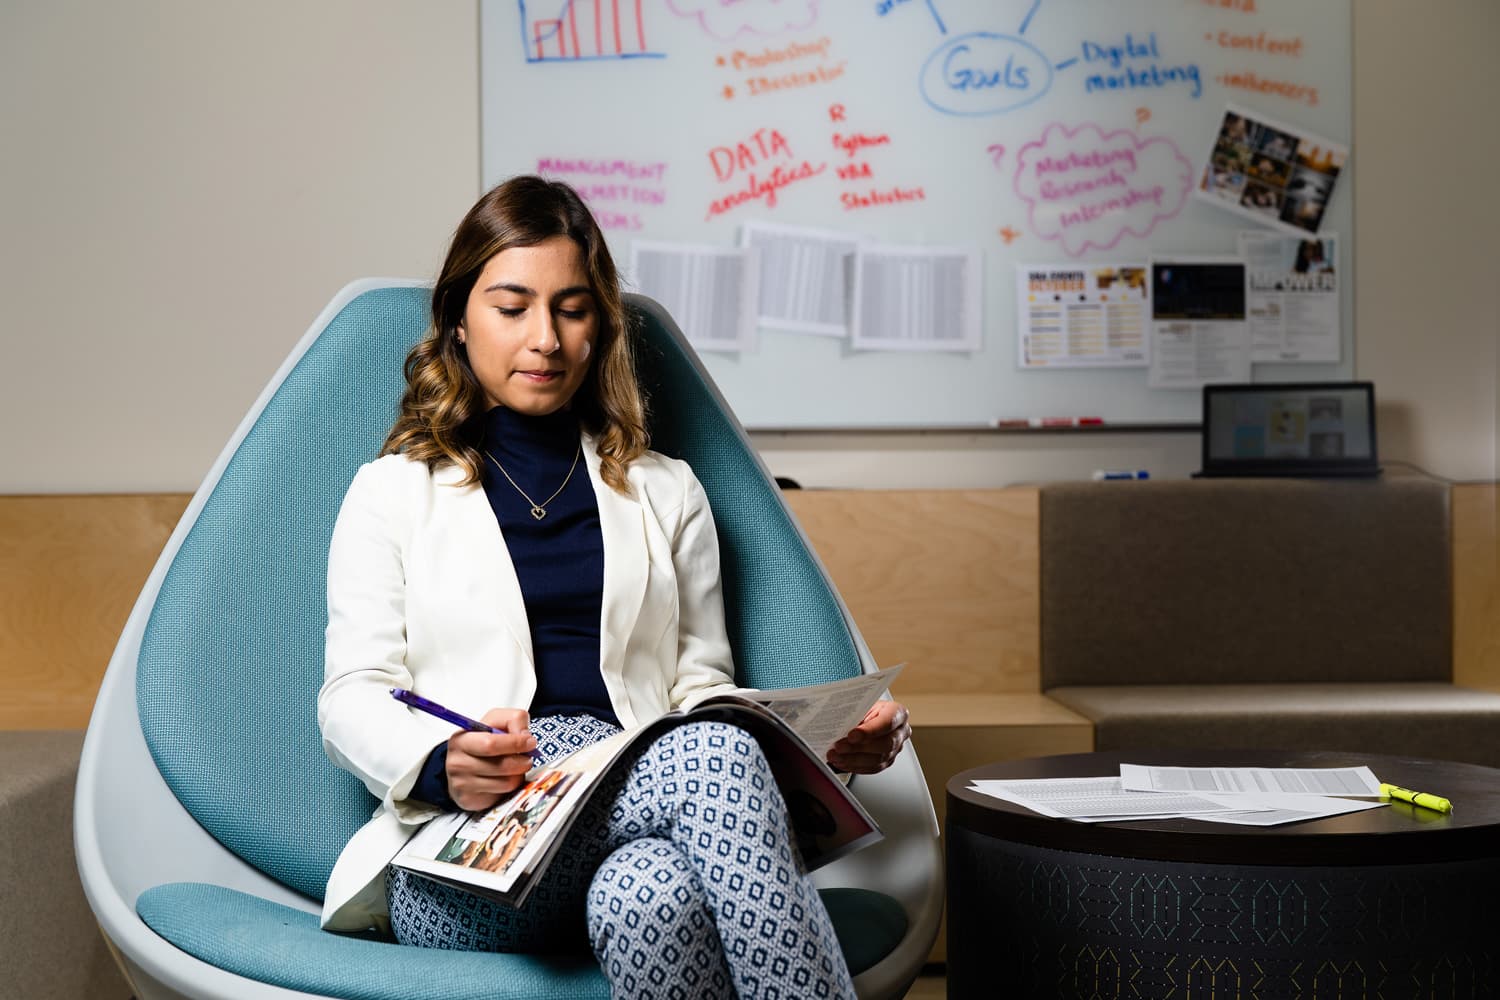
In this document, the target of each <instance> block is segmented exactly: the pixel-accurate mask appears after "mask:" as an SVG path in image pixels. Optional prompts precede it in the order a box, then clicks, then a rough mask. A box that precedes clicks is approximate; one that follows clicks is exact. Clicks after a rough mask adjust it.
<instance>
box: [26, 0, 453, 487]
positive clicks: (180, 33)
mask: <svg viewBox="0 0 1500 1000" xmlns="http://www.w3.org/2000/svg"><path fill="white" fill-rule="evenodd" d="M476 24H477V12H476V8H475V3H474V0H425V2H422V3H408V2H404V0H317V2H312V3H307V2H301V0H257V2H255V3H225V2H222V0H216V2H202V0H120V2H109V0H7V2H6V3H4V4H3V5H0V94H4V95H5V96H4V97H3V98H0V137H3V138H0V164H3V168H0V169H3V172H4V177H3V183H0V218H3V222H0V234H3V235H0V302H3V303H4V304H5V308H4V313H3V316H4V320H3V323H4V338H5V361H4V363H3V365H0V426H3V427H5V428H6V429H7V435H6V440H5V445H4V456H5V461H4V462H3V463H0V493H17V492H43V491H59V492H73V491H101V490H107V491H119V492H133V491H156V490H163V491H169V490H187V489H192V488H194V487H195V486H196V485H197V483H198V481H199V480H200V479H201V478H202V476H203V474H204V473H205V472H206V471H207V470H208V467H209V466H210V465H211V464H212V462H213V459H214V458H215V457H216V456H217V454H218V452H219V449H220V448H222V447H223V445H224V442H225V441H226V440H228V438H229V435H230V434H231V433H232V431H233V430H234V428H235V426H236V425H237V424H238V423H239V420H240V418H241V417H242V416H243V415H244V413H245V411H246V410H248V409H249V407H250V404H251V403H252V402H253V401H254V400H255V398H256V397H257V396H258V395H259V393H260V391H261V389H262V387H263V386H264V385H265V383H266V382H267V381H268V380H269V378H270V376H271V375H272V373H274V372H275V370H276V368H277V367H278V366H279V364H280V363H281V361H282V359H283V358H284V357H285V356H286V355H287V353H288V351H289V350H290V348H291V346H292V345H293V344H294V343H295V342H296V341H297V339H298V338H299V337H300V336H301V335H302V333H303V332H304V331H305V330H306V329H307V327H308V325H309V324H310V323H311V322H312V320H313V318H314V317H316V316H317V314H318V312H319V311H320V310H321V309H322V308H323V306H324V305H326V304H327V302H328V301H329V299H330V298H332V297H333V294H334V292H336V291H337V290H338V289H339V288H340V287H342V286H343V285H344V284H345V283H347V282H348V281H350V280H352V279H354V278H359V277H367V276H371V275H396V276H415V277H430V276H431V275H432V274H433V273H434V272H435V270H436V268H437V266H438V264H439V263H440V261H441V255H442V250H443V244H444V241H445V240H446V238H447V237H448V235H449V234H450V233H451V231H452V227H453V225H454V223H455V222H457V220H458V219H459V217H460V216H461V215H462V214H463V212H464V211H465V209H467V208H468V206H469V204H470V203H472V201H473V200H474V197H475V195H476V192H477V190H478V187H479V136H478V128H479V102H478V65H479V60H478V43H477V35H476Z"/></svg>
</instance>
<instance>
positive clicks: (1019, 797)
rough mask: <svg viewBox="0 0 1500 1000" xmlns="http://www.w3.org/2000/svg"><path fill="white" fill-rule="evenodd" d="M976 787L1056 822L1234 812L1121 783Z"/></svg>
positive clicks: (1025, 782)
mask: <svg viewBox="0 0 1500 1000" xmlns="http://www.w3.org/2000/svg"><path fill="white" fill-rule="evenodd" d="M971 787H972V788H973V789H974V790H975V791H976V792H979V793H980V794H981V795H988V796H991V797H992V798H997V799H1002V800H1004V801H1006V802H1014V803H1015V804H1016V805H1018V806H1024V807H1026V808H1027V809H1030V810H1031V811H1032V812H1035V813H1041V814H1042V815H1043V816H1052V817H1055V818H1057V819H1074V820H1083V821H1090V820H1093V821H1101V820H1114V819H1161V818H1166V817H1173V816H1189V815H1193V814H1196V813H1208V812H1227V811H1229V810H1230V809H1231V808H1235V807H1231V806H1226V805H1223V804H1222V803H1219V802H1215V801H1213V800H1212V799H1208V798H1205V797H1203V796H1201V795H1191V794H1185V793H1179V792H1132V791H1128V790H1127V789H1126V788H1125V786H1124V784H1123V783H1122V782H1121V781H1120V779H1119V778H1118V777H1113V778H1018V779H1015V780H980V781H975V782H972V784H971Z"/></svg>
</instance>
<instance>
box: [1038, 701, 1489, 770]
mask: <svg viewBox="0 0 1500 1000" xmlns="http://www.w3.org/2000/svg"><path fill="white" fill-rule="evenodd" d="M1047 695H1048V697H1051V698H1054V699H1056V700H1057V701H1059V702H1061V703H1062V704H1064V705H1066V706H1067V707H1068V708H1071V709H1072V710H1073V711H1075V712H1077V713H1078V714H1079V715H1083V716H1085V717H1087V718H1089V719H1092V720H1093V723H1094V748H1095V749H1096V750H1129V749H1133V748H1145V747H1159V748H1168V749H1176V750H1189V749H1203V750H1232V749H1238V748H1242V747H1259V748H1270V747H1274V748H1277V749H1285V750H1349V751H1361V752H1366V753H1374V752H1380V753H1391V752H1397V753H1401V754H1407V755H1410V756H1414V757H1427V758H1432V759H1437V760H1457V761H1463V762H1466V763H1470V764H1483V765H1485V766H1487V767H1500V694H1495V693H1493V692H1489V691H1475V690H1472V689H1469V688H1461V687H1457V686H1455V685H1452V684H1440V683H1437V684H1434V683H1406V684H1354V683H1349V684H1138V685H1108V686H1080V687H1064V688H1052V689H1051V690H1049V691H1048V692H1047Z"/></svg>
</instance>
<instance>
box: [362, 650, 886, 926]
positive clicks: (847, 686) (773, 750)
mask: <svg viewBox="0 0 1500 1000" xmlns="http://www.w3.org/2000/svg"><path fill="white" fill-rule="evenodd" d="M900 671H901V666H899V665H898V666H894V667H890V668H888V669H886V670H882V671H879V672H878V673H874V674H865V675H863V676H860V677H851V678H849V679H847V680H842V681H832V682H830V683H828V684H814V685H811V686H809V687H800V688H785V689H782V690H778V691H745V692H736V693H733V694H723V695H715V696H713V697H711V698H706V699H704V700H703V701H701V702H699V703H698V704H696V705H694V706H693V707H692V708H683V709H677V710H675V711H672V712H668V713H667V714H666V715H663V716H661V717H660V718H657V719H654V720H652V721H651V722H650V723H647V724H646V725H645V726H642V727H640V728H638V729H634V730H630V731H627V732H623V733H619V734H617V735H615V736H612V737H610V738H609V739H607V740H601V741H599V742H598V743H594V744H591V745H590V746H587V747H584V748H583V749H581V750H576V751H574V752H573V753H571V754H569V755H567V756H566V757H561V758H558V759H557V760H554V761H551V762H549V763H547V764H544V765H542V766H540V767H536V768H533V769H532V770H531V771H530V772H529V773H528V774H527V775H526V782H525V784H523V785H522V786H521V788H520V789H519V790H517V792H516V793H515V794H514V795H512V796H510V797H509V798H507V799H506V800H505V801H503V802H501V803H499V804H498V805H496V806H495V807H494V808H492V809H489V810H488V811H486V812H482V813H463V812H459V813H445V814H443V815H442V816H439V817H437V818H436V819H433V820H431V821H430V822H428V823H427V824H426V825H425V826H423V827H422V828H421V829H420V830H418V831H417V832H416V833H415V834H414V835H413V836H412V838H411V839H410V840H409V841H407V842H406V845H405V846H404V847H402V849H401V850H400V851H399V852H397V854H396V856H395V857H394V858H392V859H391V863H392V864H394V865H398V866H400V867H402V868H405V869H407V870H409V871H413V872H417V873H419V874H421V875H424V876H426V877H427V878H431V879H436V880H437V881H439V882H445V883H447V884H449V885H455V886H458V887H460V888H463V889H466V890H468V891H470V892H476V893H479V894H480V895H484V896H488V897H490V898H492V899H497V900H499V901H501V902H504V903H508V904H510V905H512V906H520V905H521V904H522V903H523V902H525V900H526V896H527V894H529V893H530V891H531V889H532V887H533V886H534V885H535V884H536V882H537V880H538V878H539V877H540V875H541V874H542V872H543V871H545V870H546V867H547V864H548V863H549V862H550V861H551V860H552V856H553V855H554V854H555V853H556V852H557V850H558V848H559V847H560V846H561V844H562V842H563V840H564V839H565V836H566V834H567V832H568V829H569V828H570V827H571V826H572V824H573V822H574V821H575V820H576V819H577V818H578V816H579V815H581V814H582V812H583V805H584V803H586V802H587V801H588V799H589V796H590V795H592V794H593V791H594V789H595V788H596V787H598V785H599V783H600V781H601V780H602V779H603V778H604V777H605V776H606V775H608V774H609V773H610V771H611V770H613V769H614V768H615V767H616V766H617V765H619V766H628V762H629V760H630V759H631V755H629V754H627V753H626V751H627V750H628V749H629V748H630V747H632V746H634V745H636V744H637V743H638V742H640V741H642V740H649V739H652V738H654V737H655V736H656V735H657V734H659V733H661V732H663V731H664V730H666V729H669V728H671V727H673V726H679V725H681V724H683V723H684V722H688V721H702V720H716V721H722V722H730V723H733V724H734V725H736V726H739V727H740V728H741V729H744V730H745V731H746V732H748V733H749V734H750V735H752V736H754V737H755V739H756V741H757V742H758V743H759V744H760V747H761V750H762V752H763V753H764V754H765V755H766V760H767V761H768V762H769V763H770V765H771V770H772V772H773V773H774V774H775V776H776V783H777V785H778V786H779V787H780V789H781V793H782V797H783V798H785V799H786V805H787V814H788V817H789V819H790V821H791V827H792V835H793V837H794V838H795V839H796V843H797V848H798V850H799V852H800V853H801V856H802V862H803V865H804V866H805V867H806V869H807V870H808V871H812V870H814V869H816V868H820V867H822V866H823V865H826V864H828V863H829V862H830V861H833V860H834V859H836V858H839V857H842V856H843V855H845V854H848V853H849V852H851V851H854V850H857V849H859V848H861V847H864V846H865V845H867V844H871V843H874V842H875V841H877V840H879V839H880V838H881V836H882V834H881V832H880V829H879V827H877V826H876V825H875V821H874V820H873V819H871V818H870V814H869V813H868V812H866V811H865V808H864V806H862V805H860V803H859V800H858V799H856V798H855V797H854V796H853V795H852V794H850V792H849V790H848V789H847V788H845V787H844V783H843V782H842V781H841V780H840V779H839V777H838V776H837V775H836V774H834V772H833V771H832V770H831V769H830V768H829V767H828V765H827V763H825V759H826V757H827V756H828V750H829V748H830V747H832V746H833V744H835V743H837V742H838V741H839V740H840V739H842V738H843V736H844V735H845V734H846V733H848V732H849V730H851V729H853V728H854V727H855V726H857V725H858V724H859V723H860V721H861V720H863V719H864V717H865V713H867V712H868V711H869V710H870V706H872V705H874V704H875V702H876V701H877V700H878V699H879V698H880V695H881V693H882V692H883V691H885V689H886V688H887V687H888V686H889V685H890V683H891V682H892V681H893V680H895V678H896V675H897V674H898V673H900Z"/></svg>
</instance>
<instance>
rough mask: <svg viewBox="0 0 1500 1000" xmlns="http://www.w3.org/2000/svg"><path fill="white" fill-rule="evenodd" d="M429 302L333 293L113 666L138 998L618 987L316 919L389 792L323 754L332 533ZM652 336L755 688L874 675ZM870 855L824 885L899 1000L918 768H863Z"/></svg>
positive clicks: (762, 478)
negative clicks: (331, 881) (372, 789)
mask: <svg viewBox="0 0 1500 1000" xmlns="http://www.w3.org/2000/svg"><path fill="white" fill-rule="evenodd" d="M427 301H428V289H427V288H426V287H425V286H423V285H419V284H416V283H412V282H399V281H363V282H357V283H355V284H353V285H351V286H349V287H348V288H346V289H344V290H343V291H342V292H340V293H339V295H338V296H337V297H336V298H335V299H334V301H333V302H332V303H331V304H330V305H329V306H328V308H327V309H326V310H325V311H324V313H323V314H322V316H320V317H319V318H318V320H317V322H316V323H315V324H314V325H313V327H312V329H311V330H310V331H309V332H308V333H307V335H306V336H305V337H304V338H303V340H302V341H301V342H300V343H299V344H298V345H297V347H296V349H295V350H294V351H293V352H292V355H291V357H289V358H288V359H287V361H286V362H285V363H284V364H283V366H282V368H281V370H280V371H278V372H277V374H276V376H275V377H274V378H273V379H272V381H271V384H270V385H269V386H268V387H267V389H266V390H265V392H264V393H263V394H262V396H261V398H260V399H259V401H257V403H256V404H255V406H254V408H253V409H252V410H251V412H250V413H249V415H248V416H247V417H246V418H245V420H244V422H243V423H242V424H241V426H240V428H239V429H238V431H237V432H236V433H235V435H234V438H233V440H231V441H230V442H229V444H228V446H227V447H226V448H225V450H224V452H223V454H222V455H221V456H220V458H219V460H218V462H217V463H216V464H215V466H214V468H213V469H212V471H211V472H210V473H209V475H208V477H207V479H206V480H205V481H204V483H203V485H202V486H201V487H200V488H199V490H198V492H197V494H196V495H195V496H194V498H193V501H192V503H191V504H190V505H189V507H188V509H187V511H186V513H185V514H184V515H183V518H182V521H181V523H180V524H178V526H177V529H176V531H175V532H174V533H173V535H172V537H171V539H170V540H169V541H168V543H167V546H166V549H165V551H164V552H163V553H162V556H161V559H160V560H159V562H158V563H157V565H156V567H155V569H154V570H153V572H152V574H151V576H150V579H149V580H148V581H147V583H146V586H145V588H144V590H143V592H142V594H141V596H140V598H139V600H138V602H137V603H136V606H135V609H134V611H133V612H132V614H131V616H130V619H129V621H128V622H127V624H126V627H125V631H124V634H123V635H122V636H121V639H120V642H119V645H118V647H117V649H116V650H115V654H114V656H113V658H112V660H111V662H110V665H109V669H108V672H107V674H106V676H105V679H104V683H103V686H102V688H101V690H100V694H99V700H98V703H97V705H96V706H95V709H94V715H93V718H92V721H91V722H90V725H89V730H88V735H87V738H86V741H85V745H84V751H83V759H82V762H81V765H80V768H79V776H78V786H77V798H76V810H75V839H76V846H77V853H78V865H79V871H80V874H81V876H82V880H83V885H84V889H85V892H86V893H87V896H88V899H89V903H90V905H91V906H92V907H93V910H94V913H95V915H96V916H97V918H98V920H99V924H100V927H101V929H102V930H103V933H104V934H105V936H106V937H107V938H108V939H109V941H110V942H111V943H112V944H113V946H114V948H115V951H116V954H117V956H118V958H119V960H120V963H121V966H122V968H123V969H124V970H125V973H126V975H127V976H128V977H129V978H130V980H131V983H132V985H133V986H134V988H135V990H136V995H137V997H138V998H139V1000H160V998H175V997H194V998H223V1000H253V998H262V997H263V998H272V997H276V998H289V997H308V996H311V997H345V998H369V1000H419V998H433V1000H466V998H475V1000H478V998H481V997H482V998H485V1000H496V998H504V997H516V998H524V1000H542V998H547V997H557V998H564V997H566V998H570V1000H574V998H586V997H601V998H602V997H605V996H607V988H606V984H605V981H604V978H603V976H602V975H601V974H600V973H599V971H598V969H597V968H596V967H595V965H594V962H593V960H592V958H591V957H590V956H588V955H580V956H577V957H565V958H564V957H557V956H528V955H491V954H475V953H456V952H447V951H432V950H425V949H417V948H407V947H402V946H400V945H396V944H393V943H390V942H387V941H382V940H378V939H376V938H375V937H373V936H365V937H358V936H347V935H337V934H331V933H327V932H324V931H321V930H319V928H318V918H317V913H318V910H319V908H320V903H321V899H322V894H323V887H324V884H325V882H326V879H327V877H328V873H329V871H330V870H331V868H332V866H333V862H334V859H335V858H336V857H337V855H338V853H339V851H340V849H341V848H342V846H343V844H344V842H345V841H346V840H347V838H348V837H349V836H350V834H352V833H353V832H354V830H355V829H357V828H358V827H359V826H360V825H361V824H362V823H363V822H364V821H365V820H366V819H367V818H368V817H369V815H370V813H371V810H372V809H373V808H374V805H375V800H374V799H373V798H372V797H371V796H370V795H369V793H368V792H367V791H366V790H365V789H364V788H363V786H362V785H361V784H360V783H359V782H358V781H357V780H356V779H355V778H354V777H352V776H351V775H349V774H347V773H345V772H343V771H341V770H339V769H338V768H336V767H334V766H333V765H332V764H330V763H329V761H328V760H327V758H326V757H325V756H324V754H323V751H322V748H321V743H320V738H319V734H318V728H317V721H316V717H315V704H314V702H315V696H316V692H317V690H318V687H319V685H320V683H321V680H322V643H323V628H324V625H325V622H326V610H325V582H324V576H325V570H326V558H327V549H328V540H329V536H330V533H331V531H332V527H333V522H334V518H335V516H336V514H337V511H338V506H339V503H340V500H341V499H342V496H343V493H344V490H345V488H346V487H347V485H348V483H349V481H350V479H351V478H352V477H353V475H354V471H355V470H356V469H357V468H358V467H359V465H360V464H361V463H363V462H365V461H368V460H370V459H371V458H372V457H374V456H375V454H376V452H377V451H378V449H379V446H380V443H381V441H382V439H383V437H384V434H385V432H386V430H387V429H388V428H389V426H390V424H391V421H392V419H393V417H394V414H395V407H396V402H397V399H398V398H399V394H400V390H401V369H402V363H403V361H404V359H405V356H406V353H407V351H408V349H409V348H410V347H411V345H412V344H413V343H415V342H416V341H417V340H418V339H419V338H420V337H421V336H422V335H423V332H424V330H425V328H426V324H427V316H428V311H427ZM627 305H628V308H629V310H630V312H631V314H632V316H633V317H635V319H636V320H637V321H638V322H639V327H640V332H641V335H642V341H643V346H642V350H641V351H640V355H641V357H640V365H641V369H642V378H643V380H644V381H645V383H646V384H647V386H648V388H649V392H650V396H651V400H652V434H653V443H654V446H655V447H657V448H658V449H659V450H661V451H664V452H666V453H668V454H672V455H677V456H680V457H683V458H685V459H687V460H688V461H689V462H690V463H691V464H692V465H693V467H694V469H695V470H696V472H697V473H698V476H699V477H700V479H701V480H702V482H703V485H704V488H705V490H706V491H707V493H708V496H709V499H710V502H711V504H712V506H713V509H714V515H715V518H716V521H717V524H718V529H719V534H720V539H721V545H722V550H723V566H724V585H725V586H724V590H725V596H726V603H727V606H728V610H729V619H730V623H731V624H730V628H731V639H732V641H733V644H734V647H735V657H736V663H737V666H738V670H739V673H740V677H739V680H740V682H741V683H743V684H749V685H755V686H760V687H785V686H790V685H795V684H803V683H811V682H815V681H821V680H828V679H832V678H835V677H840V676H849V675H852V674H853V673H855V672H858V671H869V670H872V669H873V668H874V665H873V663H872V662H871V659H870V656H869V654H868V651H867V650H866V648H865V646H864V644H863V642H862V640H861V639H860V637H859V634H858V632H857V630H856V629H855V628H854V624H853V622H852V621H851V620H850V618H849V615H848V613H847V610H846V609H845V608H844V606H843V604H842V602H841V601H840V600H839V597H838V594H837V593H836V592H835V591H834V589H833V587H832V585H831V584H830V582H829V580H828V578H827V576H826V574H825V573H824V572H823V570H822V568H821V566H820V565H819V563H818V561H817V558H816V557H815V556H814V554H813V553H812V551H811V549H810V548H809V546H808V544H807V541H806V539H805V538H804V537H803V535H802V533H801V531H800V530H799V528H798V527H797V524H796V522H795V521H794V520H793V518H792V517H791V515H790V514H789V513H788V511H787V508H786V507H785V505H784V503H783V502H782V499H781V497H780V495H779V492H778V491H777V489H776V487H775V485H774V483H773V481H772V479H771V477H770V475H769V474H768V473H767V471H766V469H765V468H764V466H763V465H762V464H761V463H760V461H759V459H758V458H757V456H756V455H755V453H754V451H753V450H752V449H751V447H750V445H749V443H748V440H747V439H746V437H745V434H744V432H743V430H742V429H741V428H740V426H739V424H738V423H737V422H736V421H735V418H734V416H733V414H732V413H730V411H729V409H728V407H727V406H726V405H725V403H724V401H723V399H722V398H721V397H720V396H719V394H718V392H717V390H716V389H715V387H714V385H713V382H712V381H711V380H710V379H709V377H708V375H707V374H706V373H705V372H704V370H703V368H702V366H701V365H700V363H699V362H698V359H697V358H696V356H695V355H694V353H693V351H692V349H691V348H690V347H689V346H688V344H687V341H686V340H685V339H684V338H683V336H682V334H681V332H680V331H679V330H678V329H677V327H676V325H675V324H674V323H673V322H672V319H671V318H670V317H669V316H667V315H666V313H665V312H664V311H663V310H662V309H661V307H660V306H658V305H657V304H656V303H654V302H652V301H650V300H648V299H644V298H641V297H638V296H628V297H627ZM853 788H854V791H855V792H856V794H858V795H859V797H860V798H861V799H862V800H863V801H864V803H865V804H866V806H867V807H868V808H869V809H870V811H871V813H872V814H874V816H875V817H876V819H877V820H878V821H879V822H880V824H881V826H882V828H883V829H884V831H885V834H886V838H885V840H884V841H883V842H881V843H880V844H878V845H876V846H874V847H871V848H868V849H866V850H864V851H861V852H858V853H856V854H854V855H852V856H850V857H848V858H845V859H842V860H841V861H839V862H837V863H835V864H834V865H832V866H830V867H828V868H826V869H824V870H822V871H820V872H819V873H818V874H817V882H818V885H819V887H820V888H821V889H823V890H824V891H825V897H826V898H827V900H828V904H829V909H830V912H831V913H832V914H833V915H834V919H835V924H836V925H837V927H838V930H839V936H840V942H841V944H842V945H843V946H844V950H845V953H846V956H847V957H848V959H849V962H850V966H851V969H853V970H854V971H855V973H856V975H855V983H856V986H857V988H858V990H859V993H860V995H861V996H862V997H899V996H901V995H902V994H903V993H904V992H905V990H906V988H907V986H908V985H909V984H910V983H911V981H912V979H913V978H914V977H915V976H916V974H917V972H918V971H919V969H920V967H921V964H922V962H923V961H924V959H925V958H926V956H927V953H928V950H929V948H930V947H931V944H932V941H933V939H934V936H935V934H936V930H937V923H938V917H939V914H940V912H941V908H942V880H941V879H942V876H941V869H940V862H939V858H940V855H939V851H938V846H937V830H936V827H935V823H934V819H933V812H932V804H931V801H930V799H929V797H928V794H927V790H926V786H925V784H924V782H923V780H922V774H921V771H920V768H919V766H918V762H917V758H916V754H915V753H914V752H910V751H908V752H907V753H904V754H903V755H902V757H901V759H900V760H899V761H898V763H897V764H896V766H894V767H892V768H891V769H890V770H888V771H886V772H884V773H882V774H880V775H876V776H872V777H861V778H858V779H856V780H855V782H854V785H853Z"/></svg>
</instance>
